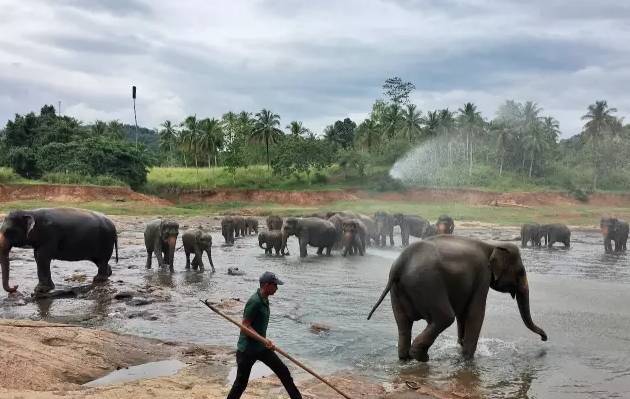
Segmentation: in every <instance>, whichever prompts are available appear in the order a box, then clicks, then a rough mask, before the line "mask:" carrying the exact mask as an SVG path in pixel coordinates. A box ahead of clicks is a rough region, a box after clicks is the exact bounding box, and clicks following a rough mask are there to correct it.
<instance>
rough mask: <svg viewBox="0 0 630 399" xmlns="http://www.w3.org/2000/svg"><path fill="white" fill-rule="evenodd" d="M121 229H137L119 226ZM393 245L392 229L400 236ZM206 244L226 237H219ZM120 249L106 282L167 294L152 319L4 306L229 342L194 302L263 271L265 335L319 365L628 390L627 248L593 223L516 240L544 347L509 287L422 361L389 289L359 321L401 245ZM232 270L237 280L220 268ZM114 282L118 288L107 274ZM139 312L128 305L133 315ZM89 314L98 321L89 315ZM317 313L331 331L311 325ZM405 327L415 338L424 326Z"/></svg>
mask: <svg viewBox="0 0 630 399" xmlns="http://www.w3.org/2000/svg"><path fill="white" fill-rule="evenodd" d="M458 232H459V233H460V234H462V235H465V236H471V237H477V238H481V239H507V240H509V239H511V238H515V237H516V236H518V232H517V231H512V230H499V229H488V230H460V231H458ZM124 234H127V235H128V236H130V237H136V238H137V236H139V235H138V233H137V232H135V233H132V232H123V235H124ZM395 238H396V240H397V242H398V243H400V239H399V236H398V237H395ZM214 239H215V243H222V238H221V237H220V235H218V234H214ZM133 242H134V243H137V244H136V245H124V246H122V247H121V250H120V255H121V260H120V263H119V264H118V265H117V266H115V267H114V275H113V276H112V280H113V281H112V284H113V285H114V286H116V288H117V289H119V290H122V289H133V288H134V287H138V286H144V285H147V284H148V285H153V286H161V287H164V288H165V289H166V291H167V292H170V294H171V300H170V301H168V302H163V303H153V304H150V305H148V306H145V307H142V308H140V310H148V311H150V312H151V313H153V314H155V315H157V316H158V317H159V320H158V321H149V320H144V319H142V318H134V319H127V318H126V317H125V314H126V312H128V311H129V307H128V306H127V305H125V304H123V303H121V302H117V301H113V302H110V301H105V302H102V301H93V300H81V299H68V300H56V301H47V302H43V301H42V302H40V303H39V304H38V305H35V304H28V305H26V306H12V305H11V304H10V303H9V302H7V301H4V302H2V303H1V304H0V310H1V311H2V313H3V316H4V317H32V318H44V319H49V320H64V319H71V320H77V319H79V320H81V319H82V318H83V319H85V320H86V321H85V323H86V324H90V325H94V324H97V325H99V326H102V327H104V328H108V329H112V330H116V331H121V332H128V333H134V334H140V335H145V336H150V337H156V338H161V339H169V340H182V341H188V342H197V343H206V344H217V345H229V346H233V345H235V343H236V339H237V331H236V330H235V329H234V328H232V326H231V325H228V323H227V322H226V321H224V320H223V319H221V318H219V317H218V316H215V315H213V314H211V313H210V312H209V310H208V309H206V308H205V307H203V305H201V304H200V303H199V302H198V299H199V298H210V299H211V300H219V299H222V298H231V297H238V298H240V299H241V300H247V298H248V297H249V295H251V294H252V293H253V292H254V291H255V290H256V288H257V285H258V284H257V278H258V276H259V275H260V274H261V273H262V272H263V271H265V270H272V271H274V272H276V273H277V274H278V275H279V276H280V277H281V278H282V279H283V280H284V281H285V285H283V286H281V287H280V289H279V291H278V293H277V294H276V296H274V297H273V298H272V299H271V302H272V317H271V323H270V328H269V337H270V338H271V339H273V340H274V341H275V342H276V343H277V344H278V345H279V346H280V347H282V348H283V349H285V350H287V351H288V352H290V353H292V354H295V355H296V356H297V357H298V358H300V359H302V360H304V361H305V362H306V363H308V364H309V365H311V366H312V367H313V368H315V369H318V370H321V371H322V372H333V371H335V370H338V369H352V370H354V371H357V372H359V373H362V374H366V375H368V376H371V377H374V378H382V379H383V380H392V379H395V380H407V379H409V380H415V381H422V382H426V383H429V384H432V385H434V386H437V387H442V388H447V389H453V390H455V391H457V392H461V393H465V394H467V395H470V396H472V397H498V398H500V397H504V398H528V397H529V398H533V397H535V398H576V397H580V398H608V397H630V367H629V366H628V365H629V364H630V355H629V354H630V351H629V350H628V347H630V333H629V331H630V311H629V306H628V303H629V302H630V290H629V288H630V267H629V257H628V255H626V254H623V255H606V254H604V253H603V245H602V242H601V237H600V236H599V235H598V234H597V233H595V232H581V231H576V232H574V233H573V243H572V247H571V249H569V250H564V249H560V248H557V249H556V248H553V249H546V248H542V249H531V248H528V249H524V250H522V256H523V259H524V263H525V265H526V268H527V270H528V277H529V281H530V286H531V308H532V315H533V318H534V321H535V322H536V323H537V324H538V325H540V326H541V327H542V328H544V329H545V330H546V332H547V334H548V335H549V341H548V342H542V341H540V339H539V337H538V336H537V335H535V334H533V333H531V332H530V331H529V330H527V329H526V328H525V326H524V325H523V323H522V322H521V320H520V317H519V314H518V309H517V306H516V303H515V302H514V301H513V300H512V299H511V298H510V297H509V295H505V294H500V293H497V292H492V291H491V293H490V294H489V296H488V304H487V309H486V319H485V322H484V326H483V329H482V332H481V335H482V336H481V338H480V340H479V345H478V349H477V352H476V356H475V359H474V360H472V361H465V360H463V359H462V357H461V356H460V353H459V347H458V345H457V343H456V335H457V333H456V329H455V325H453V326H452V327H451V328H449V329H448V330H446V331H445V332H444V333H443V334H442V335H441V336H440V337H439V338H438V339H437V340H436V342H435V344H434V345H433V346H432V348H431V350H430V351H429V355H430V356H431V360H430V361H429V362H428V363H424V364H423V363H417V362H407V363H400V362H399V361H398V360H397V350H396V340H397V330H396V325H395V322H394V319H393V315H392V312H391V306H390V303H389V296H388V297H387V299H386V300H385V301H384V302H383V304H382V305H381V306H380V308H379V309H378V310H377V312H376V313H375V315H374V317H373V318H372V320H370V321H367V320H366V316H367V313H368V312H369V310H370V309H371V307H372V306H373V304H374V303H375V301H376V300H377V299H378V297H379V295H380V293H381V292H382V289H383V288H384V286H385V283H386V280H387V275H388V273H389V268H390V265H391V263H392V261H393V260H394V259H396V257H397V256H398V254H399V252H400V248H385V249H380V248H379V249H376V248H369V249H368V255H366V256H365V257H354V258H352V257H348V258H343V257H341V256H339V255H338V254H335V256H333V257H330V258H328V257H318V256H316V255H314V254H315V249H313V248H309V257H308V258H306V259H299V258H298V257H297V254H298V253H299V251H298V248H297V243H296V240H295V239H293V241H291V242H290V250H291V254H292V255H291V256H289V257H286V258H282V257H267V256H265V255H264V254H263V253H262V250H260V249H259V248H258V246H257V240H256V239H255V237H254V236H251V237H249V238H245V239H240V240H238V241H237V243H236V245H235V246H233V247H225V246H221V245H215V247H214V248H213V258H214V261H215V266H216V267H217V272H216V273H215V274H211V273H209V272H205V273H199V272H193V271H185V270H183V265H184V256H183V253H182V252H178V253H177V255H176V267H175V268H176V273H174V274H171V273H168V272H165V271H160V270H156V269H153V270H148V271H147V270H145V269H144V261H145V250H144V247H143V246H142V245H141V241H140V240H139V239H136V240H135V241H133ZM13 255H14V256H15V257H16V259H15V260H14V261H13V265H12V278H11V280H12V282H13V283H19V284H20V289H21V290H22V291H23V292H30V291H32V289H33V287H34V285H35V283H36V281H35V276H36V274H35V268H34V264H32V260H31V259H32V255H31V253H30V251H25V250H16V251H14V253H13ZM54 265H55V267H54V268H53V274H54V275H53V278H54V280H55V281H56V282H57V283H58V284H60V283H62V282H63V278H64V277H67V276H68V275H70V274H71V273H72V272H74V271H77V272H82V273H86V274H87V275H88V276H90V277H91V276H92V275H93V274H95V273H96V267H94V266H93V265H91V264H89V263H84V262H81V263H73V264H63V262H54ZM233 266H237V267H239V268H241V269H243V270H245V271H246V272H247V274H246V275H245V276H228V275H227V274H226V272H227V268H228V267H233ZM117 280H122V281H123V283H116V281H117ZM138 309H139V308H136V309H134V310H138ZM95 315H101V316H103V317H102V318H101V319H95V318H94V316H95ZM313 322H317V323H323V324H326V325H328V326H330V327H331V330H330V331H328V332H325V333H320V334H313V333H312V332H310V330H309V327H310V324H311V323H313ZM424 325H425V323H424V322H418V323H416V324H415V325H414V334H417V333H419V332H420V331H421V329H422V328H423V327H424Z"/></svg>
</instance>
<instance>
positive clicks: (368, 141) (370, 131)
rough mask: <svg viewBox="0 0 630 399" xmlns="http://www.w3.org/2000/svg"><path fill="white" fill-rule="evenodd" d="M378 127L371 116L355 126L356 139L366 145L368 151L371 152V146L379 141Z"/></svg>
mask: <svg viewBox="0 0 630 399" xmlns="http://www.w3.org/2000/svg"><path fill="white" fill-rule="evenodd" d="M379 136H380V127H379V125H378V124H377V123H376V122H375V121H374V119H372V118H368V119H366V120H364V121H363V122H361V124H360V125H359V127H358V128H357V136H356V140H360V141H361V142H363V143H365V145H366V146H367V150H368V152H372V147H373V146H374V145H376V144H378V142H379V141H380V140H379V139H380V137H379Z"/></svg>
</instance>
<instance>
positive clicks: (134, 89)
mask: <svg viewBox="0 0 630 399" xmlns="http://www.w3.org/2000/svg"><path fill="white" fill-rule="evenodd" d="M131 97H133V119H134V121H135V122H136V150H137V149H138V117H137V116H136V86H131Z"/></svg>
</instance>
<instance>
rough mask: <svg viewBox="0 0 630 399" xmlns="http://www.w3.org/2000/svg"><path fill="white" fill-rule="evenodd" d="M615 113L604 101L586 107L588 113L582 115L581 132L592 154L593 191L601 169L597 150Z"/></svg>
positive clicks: (612, 122) (613, 120) (611, 126)
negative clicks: (588, 143)
mask: <svg viewBox="0 0 630 399" xmlns="http://www.w3.org/2000/svg"><path fill="white" fill-rule="evenodd" d="M614 112H617V108H610V107H608V102H606V100H601V101H595V104H591V105H589V106H588V112H587V113H586V114H584V115H582V120H585V121H587V122H586V123H585V124H584V128H583V132H584V136H585V137H586V140H587V142H590V145H591V153H592V154H593V167H594V169H595V173H594V174H593V190H595V189H597V176H598V174H599V171H600V169H601V164H602V159H601V155H600V151H599V148H600V147H601V146H602V144H603V143H602V142H603V141H604V134H605V132H606V131H611V130H612V128H613V126H614V125H615V122H616V121H617V118H615V117H614V116H613V115H612V114H613V113H614Z"/></svg>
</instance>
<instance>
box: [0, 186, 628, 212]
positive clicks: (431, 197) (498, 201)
mask: <svg viewBox="0 0 630 399" xmlns="http://www.w3.org/2000/svg"><path fill="white" fill-rule="evenodd" d="M165 197H166V198H159V197H155V196H151V195H146V194H140V193H137V192H135V191H132V190H131V189H129V188H124V187H101V186H80V185H53V184H37V185H35V184H34V185H0V202H11V201H24V200H40V201H42V200H45V201H55V202H69V203H77V202H90V201H141V202H148V203H151V204H155V205H170V204H172V203H176V202H179V203H195V202H206V203H222V202H237V201H238V202H255V203H264V202H271V203H278V204H293V205H322V204H327V203H330V202H335V201H355V200H361V199H373V200H383V201H417V202H426V203H434V202H457V203H466V204H469V205H496V206H524V207H537V206H558V205H560V206H562V205H569V206H570V205H582V204H584V203H582V202H580V201H578V200H577V199H575V198H573V197H572V196H571V195H569V194H567V193H561V192H509V193H498V192H490V191H481V190H475V189H450V188H417V189H411V190H408V191H405V192H384V193H376V192H368V191H363V190H358V189H348V190H339V191H278V190H237V189H223V190H200V191H186V192H181V193H179V194H176V195H175V194H170V195H169V194H167V195H165ZM588 205H590V206H611V207H630V193H627V194H612V193H596V194H593V195H591V196H590V198H589V201H588Z"/></svg>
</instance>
